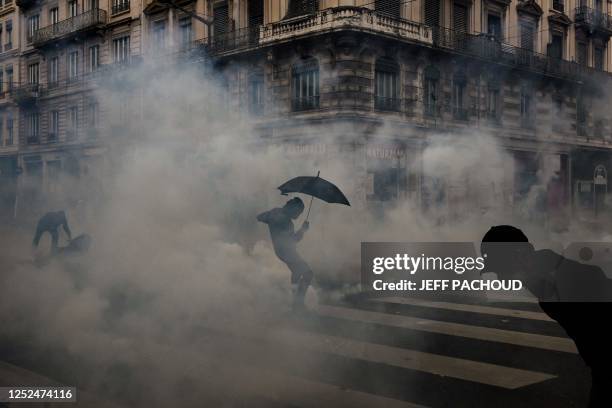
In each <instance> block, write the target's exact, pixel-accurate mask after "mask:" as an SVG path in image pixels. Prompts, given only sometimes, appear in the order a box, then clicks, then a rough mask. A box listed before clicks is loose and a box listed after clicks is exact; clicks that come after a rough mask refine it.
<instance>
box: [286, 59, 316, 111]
mask: <svg viewBox="0 0 612 408" xmlns="http://www.w3.org/2000/svg"><path fill="white" fill-rule="evenodd" d="M291 106H292V109H293V110H294V111H303V110H309V109H318V108H319V62H318V61H317V60H316V59H315V58H306V59H303V60H302V61H300V62H299V63H297V64H295V65H294V66H293V68H292V69H291Z"/></svg>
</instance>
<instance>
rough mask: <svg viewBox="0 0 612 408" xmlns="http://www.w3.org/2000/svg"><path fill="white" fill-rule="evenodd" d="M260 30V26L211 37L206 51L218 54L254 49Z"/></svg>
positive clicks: (257, 43)
mask: <svg viewBox="0 0 612 408" xmlns="http://www.w3.org/2000/svg"><path fill="white" fill-rule="evenodd" d="M260 29H261V28H260V26H255V27H247V28H241V29H239V30H235V31H229V32H227V33H221V34H216V35H213V36H212V38H211V41H210V42H209V43H208V44H207V48H208V51H209V52H210V53H212V54H219V53H224V52H228V51H234V50H240V49H245V48H251V47H256V46H258V45H259V35H260Z"/></svg>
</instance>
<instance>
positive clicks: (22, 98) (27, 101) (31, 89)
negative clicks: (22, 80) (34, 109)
mask: <svg viewBox="0 0 612 408" xmlns="http://www.w3.org/2000/svg"><path fill="white" fill-rule="evenodd" d="M10 93H11V97H12V98H13V101H14V102H15V103H17V104H18V105H31V104H34V103H36V101H37V100H38V98H40V96H41V94H42V87H41V86H40V84H28V85H23V86H19V87H14V88H12V89H11V90H10Z"/></svg>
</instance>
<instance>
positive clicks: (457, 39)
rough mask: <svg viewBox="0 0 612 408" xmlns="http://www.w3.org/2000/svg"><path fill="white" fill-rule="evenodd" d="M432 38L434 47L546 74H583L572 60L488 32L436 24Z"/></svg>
mask: <svg viewBox="0 0 612 408" xmlns="http://www.w3.org/2000/svg"><path fill="white" fill-rule="evenodd" d="M433 39H434V47H437V48H443V49H448V50H449V51H452V52H457V53H460V54H464V55H469V56H472V57H476V58H481V59H484V60H488V61H491V62H496V63H502V64H506V65H510V66H516V67H521V68H524V69H527V70H531V71H535V72H539V73H541V74H545V75H551V76H557V77H571V78H575V77H577V76H579V75H582V74H584V73H585V70H584V69H583V67H581V66H580V65H579V64H577V63H575V62H571V61H566V60H563V59H558V58H553V57H550V56H548V55H545V54H540V53H537V52H535V51H533V50H529V49H525V48H520V47H516V46H513V45H510V44H506V43H503V42H500V41H499V40H497V39H496V38H495V37H494V36H492V35H488V34H468V33H465V32H456V31H454V30H451V29H448V28H443V27H436V28H434V29H433Z"/></svg>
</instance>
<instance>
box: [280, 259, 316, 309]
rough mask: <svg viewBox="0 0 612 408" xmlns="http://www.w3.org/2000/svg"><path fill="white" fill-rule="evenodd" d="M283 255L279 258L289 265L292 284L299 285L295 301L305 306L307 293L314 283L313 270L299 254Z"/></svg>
mask: <svg viewBox="0 0 612 408" xmlns="http://www.w3.org/2000/svg"><path fill="white" fill-rule="evenodd" d="M282 255H283V256H279V258H281V260H282V261H283V262H284V263H285V264H287V266H288V267H289V270H290V271H291V283H292V284H297V285H298V287H297V292H296V293H295V299H294V300H295V302H296V303H299V304H303V303H304V296H306V291H307V290H308V287H309V286H310V282H312V277H313V273H312V270H311V269H310V267H309V266H308V264H307V263H306V261H304V260H303V259H302V257H301V256H300V255H299V254H298V253H297V252H293V253H291V254H282Z"/></svg>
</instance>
